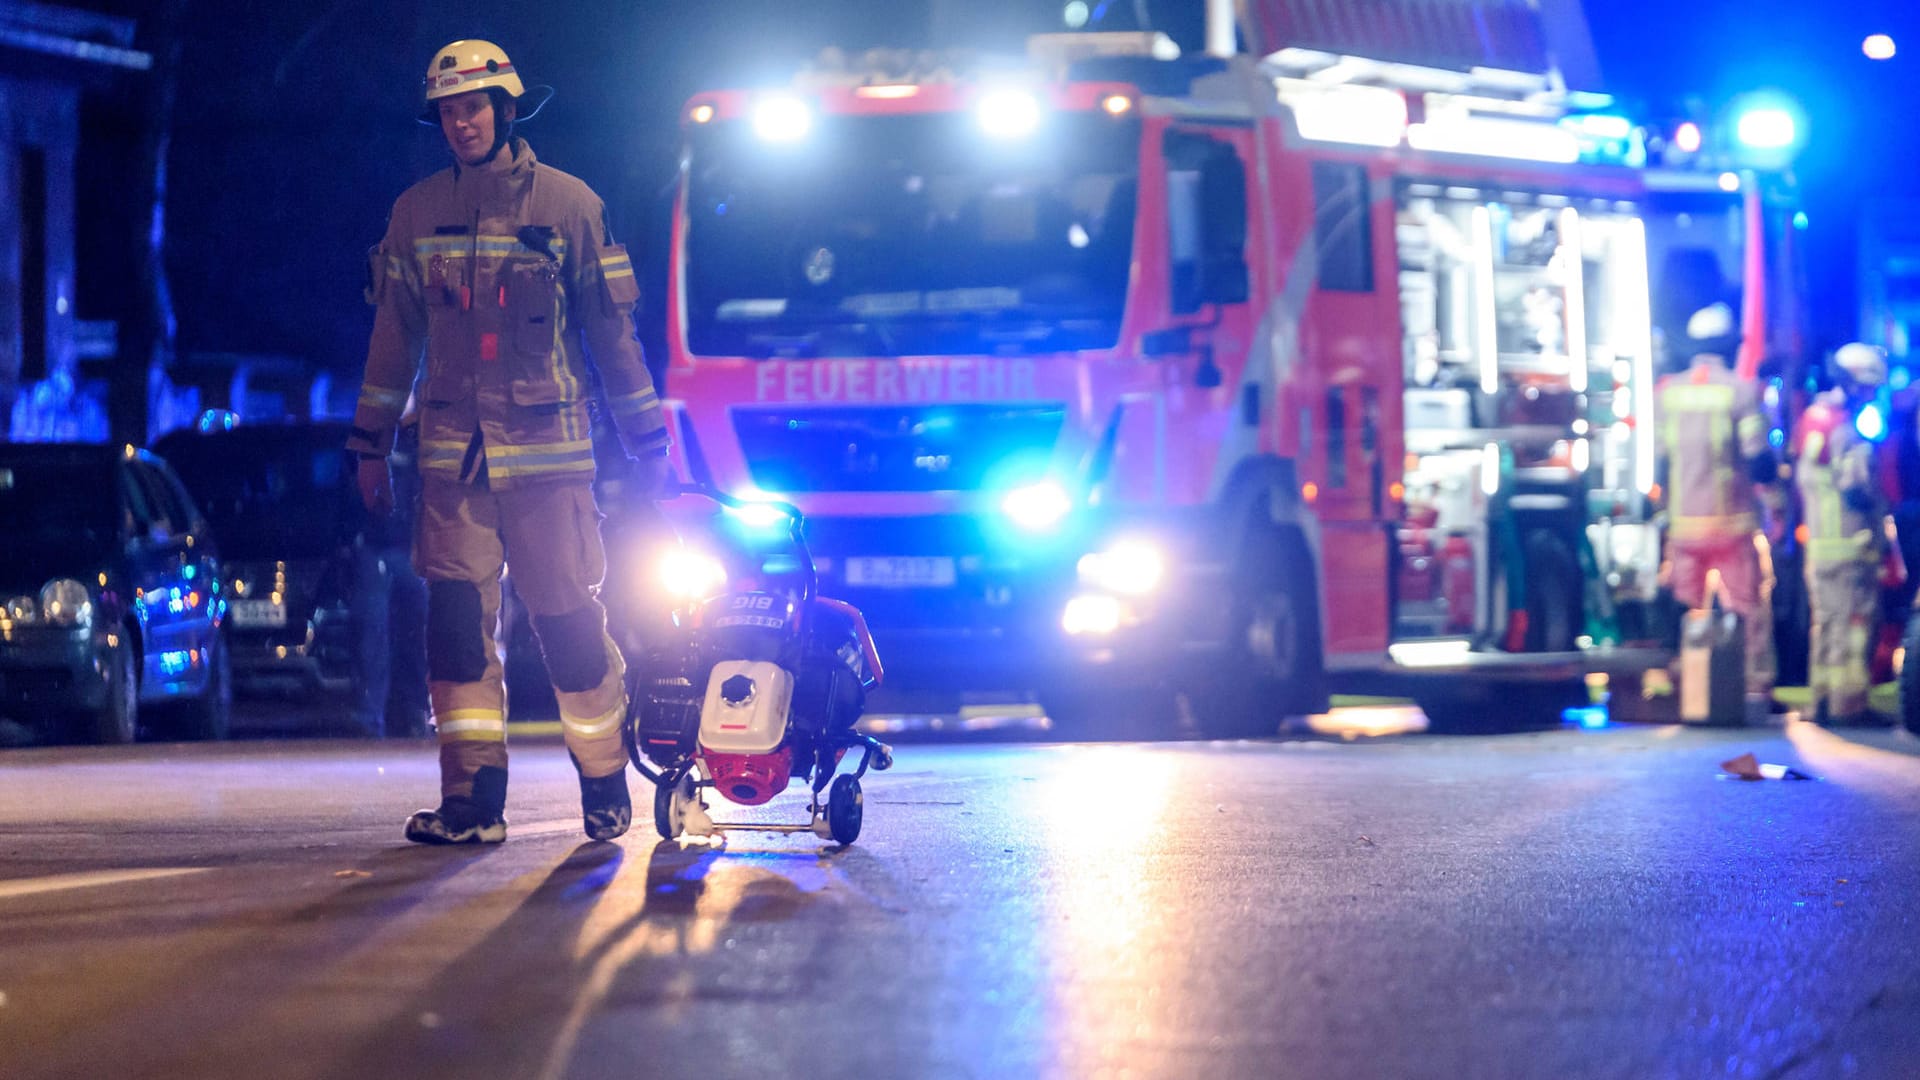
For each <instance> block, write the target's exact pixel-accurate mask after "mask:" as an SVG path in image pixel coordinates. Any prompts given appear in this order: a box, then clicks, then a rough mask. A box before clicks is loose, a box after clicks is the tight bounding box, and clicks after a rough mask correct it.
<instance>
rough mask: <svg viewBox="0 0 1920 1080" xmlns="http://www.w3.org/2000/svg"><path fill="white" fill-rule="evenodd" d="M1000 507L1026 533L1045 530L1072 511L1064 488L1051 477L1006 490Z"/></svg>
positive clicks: (1071, 502) (1070, 502)
mask: <svg viewBox="0 0 1920 1080" xmlns="http://www.w3.org/2000/svg"><path fill="white" fill-rule="evenodd" d="M1000 509H1001V510H1002V511H1004V512H1005V513H1006V515H1007V517H1008V518H1010V519H1012V521H1013V523H1014V524H1015V525H1018V526H1020V527H1021V528H1023V529H1026V530H1028V531H1030V532H1046V531H1049V530H1051V529H1052V528H1054V526H1056V525H1059V524H1060V522H1061V520H1062V519H1064V518H1065V517H1066V516H1067V515H1068V514H1069V513H1071V512H1072V511H1073V500H1072V499H1071V498H1070V497H1069V496H1068V495H1067V492H1066V489H1065V488H1063V487H1061V486H1060V485H1059V484H1056V483H1054V482H1053V481H1051V480H1046V481H1042V482H1040V483H1038V484H1028V485H1026V486H1025V487H1017V488H1014V489H1013V490H1012V491H1009V492H1007V495H1006V498H1004V499H1002V500H1001V501H1000Z"/></svg>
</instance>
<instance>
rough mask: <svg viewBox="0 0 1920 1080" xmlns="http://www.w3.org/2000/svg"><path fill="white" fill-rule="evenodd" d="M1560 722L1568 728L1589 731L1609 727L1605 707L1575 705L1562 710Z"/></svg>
mask: <svg viewBox="0 0 1920 1080" xmlns="http://www.w3.org/2000/svg"><path fill="white" fill-rule="evenodd" d="M1560 722H1561V723H1563V724H1566V725H1567V726H1568V727H1581V728H1585V729H1587V730H1588V731H1593V730H1596V729H1598V728H1603V727H1606V726H1607V723H1608V717H1607V707H1606V706H1605V705H1575V706H1572V707H1570V708H1566V709H1562V710H1560Z"/></svg>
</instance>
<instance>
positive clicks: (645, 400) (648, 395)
mask: <svg viewBox="0 0 1920 1080" xmlns="http://www.w3.org/2000/svg"><path fill="white" fill-rule="evenodd" d="M659 400H660V395H659V394H656V393H654V390H653V387H651V386H648V387H643V388H642V389H639V390H635V391H634V392H633V393H631V394H619V395H613V394H609V395H608V396H607V405H608V407H610V408H611V409H612V410H613V414H614V415H615V416H618V417H629V416H638V415H639V414H641V413H643V412H645V411H646V410H648V409H650V408H653V407H654V405H655V404H656V403H657V402H659Z"/></svg>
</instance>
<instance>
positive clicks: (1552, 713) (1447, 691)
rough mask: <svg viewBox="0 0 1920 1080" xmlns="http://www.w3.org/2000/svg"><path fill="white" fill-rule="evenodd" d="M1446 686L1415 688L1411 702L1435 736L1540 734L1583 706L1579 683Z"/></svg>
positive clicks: (1461, 682) (1452, 682)
mask: <svg viewBox="0 0 1920 1080" xmlns="http://www.w3.org/2000/svg"><path fill="white" fill-rule="evenodd" d="M1445 682H1446V684H1447V685H1446V686H1444V687H1434V688H1431V689H1419V690H1415V691H1414V693H1413V700H1414V703H1415V704H1417V705H1419V706H1420V711H1421V712H1423V713H1426V714H1427V731H1429V732H1430V733H1433V734H1436V735H1493V734H1500V733H1506V732H1513V731H1540V730H1544V729H1549V728H1555V727H1558V726H1560V713H1561V712H1562V711H1563V710H1565V709H1567V708H1569V707H1571V706H1575V705H1585V704H1587V701H1588V695H1587V684H1586V682H1585V681H1583V680H1580V679H1562V680H1556V681H1553V682H1540V683H1500V682H1494V681H1490V680H1483V679H1473V678H1471V677H1464V678H1463V677H1458V676H1456V677H1453V678H1449V679H1447V680H1445Z"/></svg>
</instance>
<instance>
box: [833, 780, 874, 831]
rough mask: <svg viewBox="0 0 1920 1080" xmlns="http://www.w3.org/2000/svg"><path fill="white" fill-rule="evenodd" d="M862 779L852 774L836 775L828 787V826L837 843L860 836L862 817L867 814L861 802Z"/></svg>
mask: <svg viewBox="0 0 1920 1080" xmlns="http://www.w3.org/2000/svg"><path fill="white" fill-rule="evenodd" d="M862 802H863V800H862V799H861V796H860V781H859V780H858V779H855V778H854V777H852V776H836V777H834V780H833V786H832V787H830V788H828V789H827V828H829V829H831V830H832V831H833V840H834V843H836V844H851V843H853V842H854V841H855V840H858V839H859V838H860V819H861V818H862V817H863V816H865V813H866V811H865V809H864V808H863V807H862V805H861V803H862Z"/></svg>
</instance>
